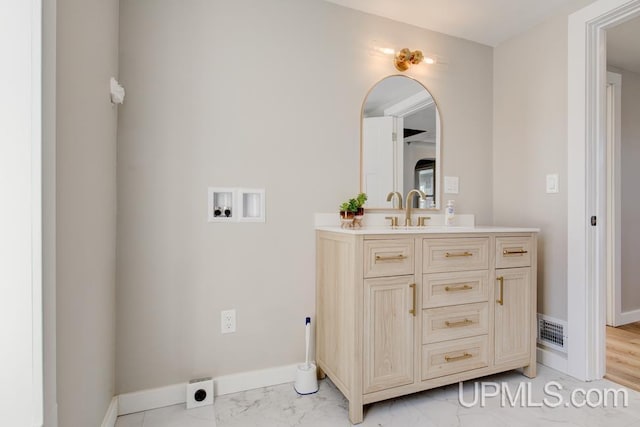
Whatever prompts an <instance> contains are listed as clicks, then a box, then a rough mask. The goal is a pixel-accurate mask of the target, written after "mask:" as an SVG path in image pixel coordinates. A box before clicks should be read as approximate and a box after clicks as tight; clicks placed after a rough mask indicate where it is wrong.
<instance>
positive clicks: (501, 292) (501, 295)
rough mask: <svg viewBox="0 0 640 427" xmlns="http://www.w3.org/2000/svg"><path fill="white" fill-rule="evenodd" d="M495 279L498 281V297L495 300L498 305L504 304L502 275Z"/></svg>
mask: <svg viewBox="0 0 640 427" xmlns="http://www.w3.org/2000/svg"><path fill="white" fill-rule="evenodd" d="M496 280H497V281H498V282H500V298H499V299H497V300H496V302H497V303H498V304H500V305H504V277H502V276H500V277H496Z"/></svg>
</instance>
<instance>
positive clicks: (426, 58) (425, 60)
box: [422, 56, 436, 64]
mask: <svg viewBox="0 0 640 427" xmlns="http://www.w3.org/2000/svg"><path fill="white" fill-rule="evenodd" d="M422 62H424V63H425V64H435V63H436V60H435V59H433V58H430V57H428V56H425V57H424V59H423V60H422Z"/></svg>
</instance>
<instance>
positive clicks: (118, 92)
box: [110, 77, 124, 105]
mask: <svg viewBox="0 0 640 427" xmlns="http://www.w3.org/2000/svg"><path fill="white" fill-rule="evenodd" d="M110 83H111V103H112V104H114V105H116V104H122V103H123V102H124V88H123V87H122V86H121V85H120V83H118V81H117V80H116V79H115V78H113V77H111V82H110Z"/></svg>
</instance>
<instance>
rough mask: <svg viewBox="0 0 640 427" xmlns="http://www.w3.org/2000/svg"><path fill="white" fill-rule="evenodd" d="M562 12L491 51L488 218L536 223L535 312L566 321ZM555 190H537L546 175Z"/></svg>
mask: <svg viewBox="0 0 640 427" xmlns="http://www.w3.org/2000/svg"><path fill="white" fill-rule="evenodd" d="M589 3H592V0H576V1H574V2H573V3H572V4H571V5H570V6H569V7H567V8H566V10H565V11H563V12H561V13H558V14H557V15H556V16H555V17H552V18H551V19H549V20H547V21H546V22H544V23H543V24H541V25H538V26H536V27H535V28H532V29H531V30H529V31H527V32H525V33H523V34H521V35H520V36H517V37H514V38H512V39H510V40H508V41H506V42H504V43H502V44H501V45H499V46H497V47H496V48H495V50H494V77H493V85H494V104H493V112H494V114H493V132H494V142H493V144H494V145H493V165H494V166H493V170H494V172H493V195H494V197H493V218H494V223H495V224H496V225H521V226H529V227H540V228H541V229H542V232H541V233H540V240H539V247H538V259H539V264H538V278H539V279H538V312H540V313H544V314H547V315H550V316H553V317H557V318H560V319H566V318H567V185H566V182H567V17H568V15H569V13H570V12H573V11H575V10H578V9H580V8H581V7H584V6H586V5H587V4H589ZM551 173H557V174H559V176H560V192H559V193H558V194H546V193H545V183H546V181H545V179H546V175H547V174H551Z"/></svg>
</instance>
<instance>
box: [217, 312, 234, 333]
mask: <svg viewBox="0 0 640 427" xmlns="http://www.w3.org/2000/svg"><path fill="white" fill-rule="evenodd" d="M235 331H236V311H235V309H234V310H224V311H221V312H220V332H222V333H223V334H231V333H233V332H235Z"/></svg>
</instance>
